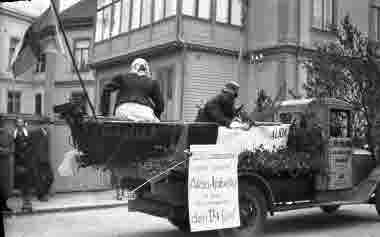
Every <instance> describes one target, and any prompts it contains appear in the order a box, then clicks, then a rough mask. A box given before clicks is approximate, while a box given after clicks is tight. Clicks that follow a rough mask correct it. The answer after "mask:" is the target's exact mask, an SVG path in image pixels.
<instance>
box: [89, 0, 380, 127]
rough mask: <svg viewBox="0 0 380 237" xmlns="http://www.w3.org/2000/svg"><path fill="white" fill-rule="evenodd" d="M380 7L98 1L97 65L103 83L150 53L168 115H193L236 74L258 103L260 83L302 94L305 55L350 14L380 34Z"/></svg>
mask: <svg viewBox="0 0 380 237" xmlns="http://www.w3.org/2000/svg"><path fill="white" fill-rule="evenodd" d="M242 2H248V7H247V8H244V7H243V4H242ZM379 7H380V1H374V0H364V1H355V0H265V1H262V0H249V1H241V0H202V1H200V0H112V1H111V0H110V1H98V4H97V21H96V22H97V23H96V24H97V25H96V33H95V41H96V42H95V44H94V49H93V50H94V51H93V57H92V59H91V66H92V67H93V68H94V70H95V71H96V76H95V77H96V79H97V80H98V81H99V84H100V87H99V88H101V86H102V85H103V84H104V83H105V82H106V81H107V80H109V79H110V78H111V77H112V76H113V75H115V74H117V73H120V72H126V71H128V65H129V64H130V62H131V60H133V59H134V58H136V57H144V58H147V59H148V60H149V61H150V62H151V67H152V71H153V77H155V78H156V79H158V80H160V82H161V85H162V87H163V90H164V93H165V98H166V104H167V106H166V108H167V110H166V111H165V115H164V116H163V119H166V120H193V119H194V118H195V115H196V111H197V108H196V105H197V104H200V103H201V101H202V100H203V101H204V100H206V99H208V98H209V97H210V96H212V95H214V94H215V93H217V92H218V91H219V90H220V88H221V87H222V86H223V84H224V83H225V82H226V81H228V80H231V79H234V80H238V81H239V82H240V84H241V86H242V88H241V102H242V103H244V104H247V105H248V109H252V107H253V102H254V100H255V97H256V95H257V91H258V89H265V90H266V91H267V92H268V93H269V94H270V95H272V96H274V95H276V94H277V92H278V91H279V88H280V85H282V84H283V82H286V87H287V88H286V90H283V91H282V93H283V96H284V97H287V96H289V95H288V90H292V91H293V92H294V93H295V94H298V95H302V93H303V90H302V85H303V83H304V82H305V80H306V78H307V73H306V72H305V70H304V68H303V67H302V64H301V63H300V62H301V61H302V59H303V58H304V57H305V55H306V53H307V52H308V51H309V50H310V49H312V48H313V47H314V44H315V43H316V42H321V41H323V40H330V39H332V34H331V30H332V29H333V28H334V26H336V25H337V24H338V22H339V21H340V19H342V18H343V17H344V16H345V15H346V14H347V13H349V14H350V15H351V16H352V19H353V22H354V23H355V24H356V25H358V26H359V28H360V29H361V30H362V31H364V32H367V33H368V34H369V36H370V37H371V38H372V39H379V30H378V29H379V23H378V22H379V20H378V19H380V18H379V9H380V8H379ZM243 12H244V16H245V20H246V21H245V22H246V24H244V25H245V26H244V27H243V24H242V20H241V16H242V15H243ZM240 47H242V52H243V58H242V60H241V63H240V64H238V63H237V61H238V55H239V50H240ZM260 55H263V57H262V58H261V57H258V56H260ZM252 59H253V60H252ZM238 65H239V67H238ZM98 93H100V92H98Z"/></svg>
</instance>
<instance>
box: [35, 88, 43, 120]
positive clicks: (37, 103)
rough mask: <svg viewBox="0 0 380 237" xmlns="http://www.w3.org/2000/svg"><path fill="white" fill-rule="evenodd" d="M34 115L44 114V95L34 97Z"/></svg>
mask: <svg viewBox="0 0 380 237" xmlns="http://www.w3.org/2000/svg"><path fill="white" fill-rule="evenodd" d="M34 113H35V114H37V115H41V114H42V94H41V93H38V94H36V95H35V97H34Z"/></svg>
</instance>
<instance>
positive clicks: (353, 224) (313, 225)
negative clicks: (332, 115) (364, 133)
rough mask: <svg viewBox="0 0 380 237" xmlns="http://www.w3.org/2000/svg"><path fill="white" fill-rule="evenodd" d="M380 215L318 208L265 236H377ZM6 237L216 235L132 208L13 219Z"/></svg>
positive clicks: (281, 221) (282, 218)
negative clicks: (186, 229) (183, 230)
mask: <svg viewBox="0 0 380 237" xmlns="http://www.w3.org/2000/svg"><path fill="white" fill-rule="evenodd" d="M379 222H380V217H378V216H377V213H376V210H375V208H374V207H373V206H369V205H356V206H345V207H343V208H341V209H340V210H339V211H338V212H337V213H336V214H332V215H327V214H324V213H322V212H321V211H320V210H319V209H318V208H313V209H305V210H298V211H291V212H284V213H278V214H276V215H275V216H274V217H269V219H268V222H267V225H266V233H265V235H264V237H297V236H300V237H301V236H302V237H341V236H344V237H357V236H360V237H378V236H380V224H379ZM6 236H7V237H47V236H49V237H50V236H54V237H61V236H62V237H66V236H73V237H75V236H79V237H90V236H91V237H185V236H196V237H206V236H207V237H214V236H217V235H216V234H215V232H202V233H192V234H188V233H187V234H185V233H181V232H180V231H178V230H177V229H176V228H175V227H174V226H172V225H171V224H170V223H169V222H168V221H167V220H165V219H162V218H156V217H152V216H149V215H145V214H143V213H128V208H126V207H119V208H111V209H98V210H89V211H78V212H66V213H64V212H61V213H59V212H58V213H50V214H40V215H30V216H27V215H26V216H16V217H9V218H7V220H6Z"/></svg>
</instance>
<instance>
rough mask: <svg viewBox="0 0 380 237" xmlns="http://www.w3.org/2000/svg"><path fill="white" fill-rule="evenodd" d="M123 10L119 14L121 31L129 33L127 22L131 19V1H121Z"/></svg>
mask: <svg viewBox="0 0 380 237" xmlns="http://www.w3.org/2000/svg"><path fill="white" fill-rule="evenodd" d="M122 6H123V9H122V12H121V31H122V32H128V31H129V21H130V17H131V0H123V5H122Z"/></svg>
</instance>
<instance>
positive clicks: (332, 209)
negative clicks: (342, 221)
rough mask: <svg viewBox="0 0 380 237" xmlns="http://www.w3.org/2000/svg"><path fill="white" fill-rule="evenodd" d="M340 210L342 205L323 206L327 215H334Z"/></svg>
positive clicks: (322, 208)
mask: <svg viewBox="0 0 380 237" xmlns="http://www.w3.org/2000/svg"><path fill="white" fill-rule="evenodd" d="M339 208H340V205H329V206H321V210H322V211H323V212H325V213H328V214H332V213H334V212H336V211H337V210H338V209H339Z"/></svg>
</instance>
